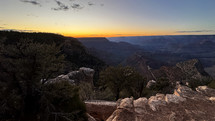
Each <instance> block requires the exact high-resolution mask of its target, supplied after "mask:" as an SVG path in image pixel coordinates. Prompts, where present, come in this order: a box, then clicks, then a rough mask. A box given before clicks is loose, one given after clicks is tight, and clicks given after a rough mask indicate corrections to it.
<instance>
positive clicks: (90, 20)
mask: <svg viewBox="0 0 215 121" xmlns="http://www.w3.org/2000/svg"><path fill="white" fill-rule="evenodd" d="M214 5H215V0H1V1H0V29H1V30H8V29H9V30H11V29H12V30H20V31H26V32H31V31H35V32H52V33H59V34H63V35H66V36H74V37H91V36H102V37H111V36H148V35H191V34H193V35H196V34H201V35H204V34H215V15H214V13H215V7H214Z"/></svg>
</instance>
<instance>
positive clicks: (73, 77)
mask: <svg viewBox="0 0 215 121" xmlns="http://www.w3.org/2000/svg"><path fill="white" fill-rule="evenodd" d="M94 73H95V71H94V70H93V69H90V68H86V67H81V68H80V69H79V70H78V71H72V72H69V73H68V74H66V75H59V76H58V77H56V78H54V79H50V80H48V81H47V82H46V83H55V82H57V81H62V80H66V81H69V82H71V83H74V84H78V83H80V82H88V83H91V84H93V75H94Z"/></svg>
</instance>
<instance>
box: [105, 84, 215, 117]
mask: <svg viewBox="0 0 215 121" xmlns="http://www.w3.org/2000/svg"><path fill="white" fill-rule="evenodd" d="M214 108H215V90H214V89H210V88H208V87H206V86H200V87H198V88H196V91H193V90H191V89H190V88H188V87H186V86H181V85H179V86H178V87H177V88H176V89H175V91H174V94H166V95H164V94H157V95H156V96H152V97H150V98H149V99H147V98H139V99H137V100H134V99H133V98H125V99H122V100H121V101H120V102H119V104H118V105H117V109H116V110H115V111H114V113H113V114H112V115H111V116H110V117H109V118H108V119H107V121H182V120H183V121H185V120H186V121H188V120H189V121H200V120H201V121H202V120H204V121H213V120H215V112H214Z"/></svg>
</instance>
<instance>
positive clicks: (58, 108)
mask: <svg viewBox="0 0 215 121" xmlns="http://www.w3.org/2000/svg"><path fill="white" fill-rule="evenodd" d="M42 92H43V93H42V94H43V95H42V97H41V100H40V103H41V108H40V110H41V116H42V117H41V118H42V119H47V121H68V119H69V120H74V121H85V120H87V117H86V107H85V104H84V103H83V102H82V101H81V99H80V97H79V88H78V87H76V86H74V85H72V84H70V83H69V82H68V81H63V80H62V81H60V82H57V83H51V84H47V85H44V86H43V88H42Z"/></svg>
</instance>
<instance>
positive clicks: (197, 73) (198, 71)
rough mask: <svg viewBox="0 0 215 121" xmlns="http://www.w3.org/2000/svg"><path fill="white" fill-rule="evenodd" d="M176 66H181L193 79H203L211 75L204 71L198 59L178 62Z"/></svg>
mask: <svg viewBox="0 0 215 121" xmlns="http://www.w3.org/2000/svg"><path fill="white" fill-rule="evenodd" d="M176 67H178V68H180V69H181V71H182V72H183V73H184V74H185V75H186V76H187V77H191V78H193V79H202V78H204V77H206V76H209V75H208V74H207V72H205V71H204V68H203V66H202V64H201V63H200V61H199V60H197V59H192V60H188V61H185V62H180V63H177V64H176Z"/></svg>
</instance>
